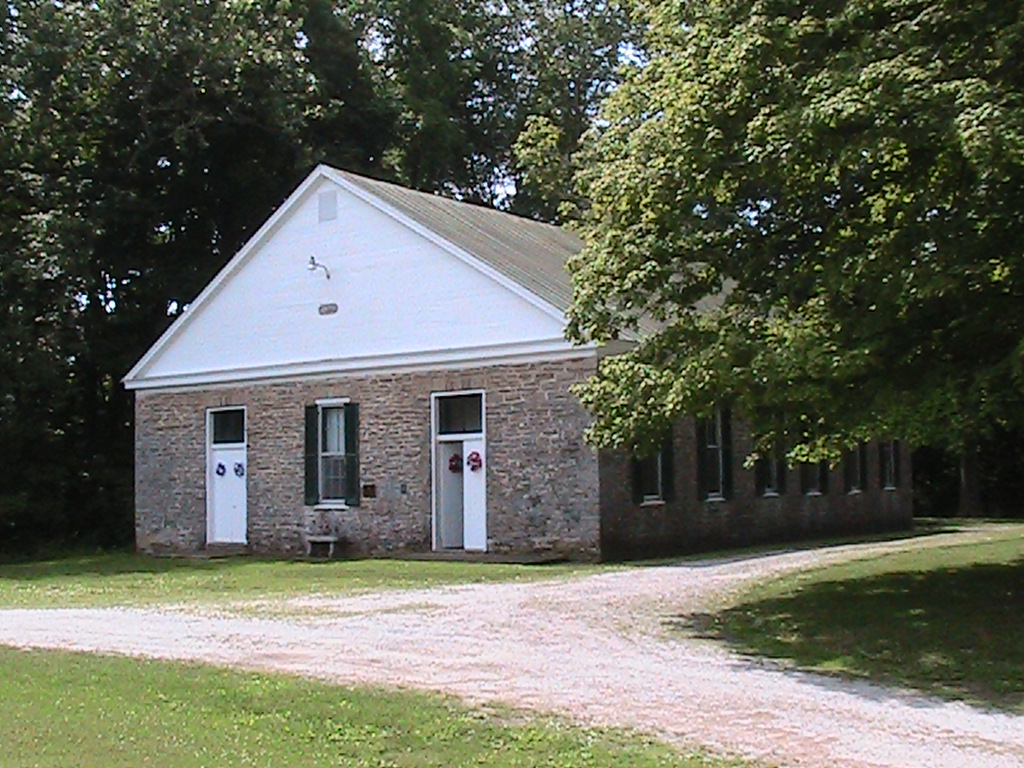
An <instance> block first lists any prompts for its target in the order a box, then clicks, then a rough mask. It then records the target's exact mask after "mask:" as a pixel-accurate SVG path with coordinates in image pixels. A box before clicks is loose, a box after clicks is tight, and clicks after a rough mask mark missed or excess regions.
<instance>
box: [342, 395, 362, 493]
mask: <svg viewBox="0 0 1024 768" xmlns="http://www.w3.org/2000/svg"><path fill="white" fill-rule="evenodd" d="M359 488H360V487H359V404H358V403H347V404H346V405H345V503H346V504H348V505H349V506H350V507H358V506H359V502H360V492H359Z"/></svg>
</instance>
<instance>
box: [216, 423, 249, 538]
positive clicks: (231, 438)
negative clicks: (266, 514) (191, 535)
mask: <svg viewBox="0 0 1024 768" xmlns="http://www.w3.org/2000/svg"><path fill="white" fill-rule="evenodd" d="M209 426H210V429H209V434H210V449H209V453H208V457H209V458H208V466H207V472H206V477H207V481H206V482H207V496H206V498H207V532H206V540H207V542H208V543H210V544H245V543H246V541H247V529H248V520H247V510H246V487H247V475H248V473H249V472H248V465H247V462H246V444H245V411H244V409H241V408H234V409H228V410H221V411H211V412H210V424H209Z"/></svg>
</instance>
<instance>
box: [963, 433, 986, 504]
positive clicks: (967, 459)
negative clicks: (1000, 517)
mask: <svg viewBox="0 0 1024 768" xmlns="http://www.w3.org/2000/svg"><path fill="white" fill-rule="evenodd" d="M957 514H958V515H959V516H960V517H981V516H982V515H984V509H983V508H982V504H981V478H980V477H979V466H978V447H977V446H976V445H972V446H968V447H967V448H966V449H964V452H963V453H962V454H961V455H960V505H959V507H958V509H957Z"/></svg>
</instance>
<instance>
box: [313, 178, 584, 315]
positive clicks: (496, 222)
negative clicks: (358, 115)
mask: <svg viewBox="0 0 1024 768" xmlns="http://www.w3.org/2000/svg"><path fill="white" fill-rule="evenodd" d="M331 171H332V172H333V173H336V174H337V175H338V176H340V177H341V178H343V179H344V180H345V181H347V182H348V183H349V184H352V185H353V186H355V187H358V188H359V189H361V190H363V191H364V192H366V193H368V194H370V195H372V196H373V197H375V198H377V199H378V200H380V201H381V202H383V203H384V204H386V205H388V206H390V207H392V208H394V209H395V210H396V211H398V212H399V213H401V214H402V215H403V216H406V217H408V218H409V219H411V220H412V221H414V222H416V223H417V224H418V225H420V226H421V227H423V228H424V229H427V230H429V231H431V232H433V233H435V234H436V235H438V236H439V237H441V238H443V239H444V240H447V241H448V242H449V243H451V244H452V245H454V246H456V247H457V248H459V249H461V250H463V251H465V252H466V253H468V254H470V255H471V256H473V257H475V258H477V259H480V261H482V262H484V263H485V264H487V265H488V266H490V267H492V268H493V269H495V270H497V271H498V272H500V273H501V274H502V275H504V276H505V277H507V278H508V279H509V280H512V281H514V282H515V283H517V284H518V285H520V286H522V287H523V288H525V289H527V290H528V291H530V292H531V293H533V294H534V295H536V296H537V297H538V298H540V299H542V300H543V301H545V302H547V303H548V304H550V305H552V306H553V307H555V308H556V309H558V310H559V311H561V312H563V313H564V312H566V311H567V310H568V309H569V304H570V302H571V301H572V280H571V278H570V277H569V273H568V272H567V271H566V269H565V263H566V261H567V260H568V259H569V257H570V256H573V255H574V254H576V253H578V252H579V251H580V250H581V249H582V248H583V241H582V240H581V239H580V238H579V236H577V235H576V234H575V233H573V232H570V231H569V230H567V229H563V228H561V227H556V226H554V225H552V224H543V223H541V222H538V221H533V220H532V219H527V218H524V217H522V216H516V215H514V214H511V213H505V212H504V211H498V210H495V209H493V208H487V207H485V206H482V205H474V204H472V203H465V202H461V201H458V200H452V199H449V198H446V197H441V196H439V195H433V194H430V193H427V192H418V191H416V190H412V189H406V188H405V187H401V186H398V185H397V184H391V183H389V182H385V181H378V180H375V179H369V178H367V177H365V176H358V175H356V174H354V173H350V172H348V171H341V170H337V169H331Z"/></svg>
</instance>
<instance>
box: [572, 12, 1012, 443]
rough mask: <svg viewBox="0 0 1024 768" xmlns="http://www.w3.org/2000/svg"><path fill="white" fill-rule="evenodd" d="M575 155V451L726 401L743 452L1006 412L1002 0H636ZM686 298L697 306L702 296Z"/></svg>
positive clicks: (959, 426)
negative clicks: (620, 72) (642, 35)
mask: <svg viewBox="0 0 1024 768" xmlns="http://www.w3.org/2000/svg"><path fill="white" fill-rule="evenodd" d="M639 10H640V12H641V13H642V14H643V15H644V19H645V21H646V23H647V25H648V29H647V35H646V39H645V49H646V52H647V55H648V56H649V59H648V60H647V61H645V62H643V63H641V64H638V65H637V66H634V67H633V68H632V69H631V71H629V72H628V74H627V76H626V78H625V80H624V82H623V84H622V85H621V87H619V88H618V89H617V90H616V91H615V92H614V93H613V94H612V95H611V96H610V98H609V99H608V100H607V102H606V103H605V105H604V108H603V111H602V113H601V118H602V121H601V123H600V125H599V127H598V129H596V130H595V131H594V133H593V134H592V135H591V136H590V137H589V138H588V140H587V141H586V142H585V149H584V154H583V157H582V160H581V161H580V163H579V167H580V171H579V173H578V177H577V181H578V192H579V195H580V197H581V198H584V199H586V200H587V201H588V203H589V207H588V208H587V209H586V210H585V212H584V214H583V219H582V222H581V225H580V226H581V229H582V231H583V234H584V235H585V237H586V239H587V242H588V245H587V247H586V249H585V250H584V252H583V253H582V254H581V255H580V256H579V257H578V258H577V259H575V261H574V263H573V265H572V269H573V272H574V280H575V306H574V309H573V311H572V317H571V324H570V334H571V336H572V337H573V338H574V339H576V340H578V341H592V340H593V341H601V342H604V341H608V340H611V339H615V338H619V337H622V336H623V335H627V336H628V334H629V332H630V331H632V330H635V329H636V328H637V327H638V324H639V323H640V322H641V321H643V322H645V323H654V324H656V326H657V328H658V330H657V332H654V333H652V334H650V335H648V336H647V337H646V338H645V340H644V341H642V342H641V343H639V344H638V345H636V346H635V347H634V348H633V349H632V350H631V351H630V352H629V353H627V354H625V355H622V356H618V357H615V358H610V359H607V360H606V361H605V362H604V363H603V365H602V366H601V369H600V373H599V375H598V376H597V377H596V378H595V379H594V380H593V381H591V382H590V383H589V384H588V385H587V386H586V387H585V388H584V389H583V390H582V392H581V394H582V396H583V399H584V401H585V402H586V404H587V405H588V407H589V408H590V409H591V410H592V411H593V412H594V413H595V415H596V417H597V421H596V424H595V426H594V429H593V435H594V438H595V439H596V441H597V442H598V444H600V445H622V444H625V445H637V446H643V445H645V444H646V445H650V444H653V441H654V439H655V438H656V436H657V434H658V433H659V432H660V431H661V430H662V429H663V428H664V425H665V424H666V423H667V422H669V421H671V420H672V419H674V418H677V417H678V416H679V415H681V414H687V413H689V414H697V415H700V414H707V413H709V412H710V411H711V410H712V409H713V408H714V407H715V406H716V404H720V403H729V404H731V405H732V407H733V408H735V409H737V410H738V411H740V412H742V413H743V414H744V416H745V417H746V418H748V419H749V420H750V422H751V424H752V427H753V429H754V431H755V433H756V435H758V436H759V438H760V441H761V442H760V445H761V446H762V447H767V446H768V445H779V444H784V445H785V446H786V447H787V448H788V449H789V450H790V456H791V458H793V459H797V460H800V459H806V458H817V457H832V458H834V457H835V456H837V455H838V452H839V451H841V450H842V449H843V448H845V447H848V446H850V445H852V444H853V443H855V442H856V441H858V440H864V439H871V438H877V437H896V438H903V439H907V440H909V441H912V442H913V443H915V444H931V445H936V446H946V447H950V448H954V449H960V448H963V447H964V446H967V445H970V444H972V442H974V441H977V440H978V439H980V438H983V437H985V436H986V435H989V434H991V433H992V432H993V430H997V429H1005V428H1015V427H1020V426H1021V425H1022V424H1024V61H1022V56H1024V15H1022V14H1024V5H1022V4H1021V3H1019V2H1011V3H1007V2H1000V1H998V0H979V2H973V3H957V2H952V0H948V1H947V0H805V1H798V2H793V1H792V0H755V2H748V1H747V0H705V1H704V2H687V1H680V0H644V1H643V2H640V3H639ZM708 297H713V298H712V300H711V301H710V302H709V301H708V300H707V299H708Z"/></svg>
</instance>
